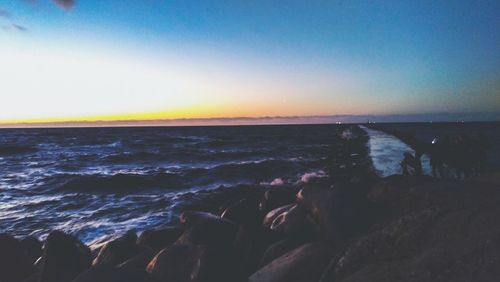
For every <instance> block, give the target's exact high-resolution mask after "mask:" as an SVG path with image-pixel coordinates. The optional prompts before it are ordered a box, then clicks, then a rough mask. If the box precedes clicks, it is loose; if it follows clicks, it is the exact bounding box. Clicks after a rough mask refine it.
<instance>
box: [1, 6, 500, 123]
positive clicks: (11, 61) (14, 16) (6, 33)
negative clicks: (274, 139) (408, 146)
mask: <svg viewBox="0 0 500 282" xmlns="http://www.w3.org/2000/svg"><path fill="white" fill-rule="evenodd" d="M56 2H58V3H56ZM376 2H377V1H153V0H145V1H131V0H124V1H106V0H100V1H91V0H88V1H75V2H74V4H73V5H72V4H71V1H64V0H60V1H48V0H47V1H42V0H39V1H22V0H8V1H7V0H0V11H3V12H2V13H0V25H1V26H3V28H2V30H0V63H1V62H3V65H4V66H8V67H7V68H5V67H3V68H4V73H2V74H1V75H2V76H3V77H4V79H5V80H6V81H10V84H9V83H8V84H7V86H5V85H4V86H3V87H2V86H1V85H0V91H1V93H2V96H4V95H5V97H6V98H4V103H3V106H2V107H4V109H2V111H1V112H2V114H0V120H3V121H20V120H56V119H57V120H74V119H86V120H89V119H92V118H93V117H98V118H99V119H103V118H106V119H116V118H117V119H126V118H129V117H130V118H162V117H165V118H177V117H181V118H189V117H193V118H200V117H201V118H202V117H230V116H265V115H269V116H273V115H331V114H415V113H449V112H455V113H456V112H495V111H498V109H500V31H499V30H500V28H499V27H500V16H498V15H500V2H499V1H378V3H376ZM19 27H23V28H24V29H25V30H21V28H19ZM16 62H22V63H16ZM37 68H40V69H41V70H42V71H40V72H38V71H37ZM26 69H29V70H30V71H28V72H26ZM100 71H101V72H102V73H100ZM0 72H1V71H0ZM115 73H116V75H113V74H115ZM40 74H42V75H40ZM71 74H74V75H71ZM53 77H59V80H58V79H52V78H53ZM138 78H141V79H138ZM61 84H67V85H65V86H64V85H63V86H61ZM88 84H92V85H93V86H92V87H87V85H88ZM19 85H21V86H22V87H19ZM26 85H38V86H39V87H31V88H30V87H28V86H26ZM153 86H154V87H153ZM1 88H4V89H1ZM130 89H131V90H130ZM145 90H146V91H145ZM145 92H147V93H145ZM124 93H125V94H124ZM35 96H37V97H38V98H37V97H35ZM40 96H41V97H43V99H41V98H39V97H40ZM8 97H11V98H8ZM2 98H3V97H2ZM30 99H34V100H36V101H37V103H36V105H35V106H31V107H30V106H27V105H26V103H23V101H29V100H30ZM96 101H100V103H99V104H100V105H98V106H96V104H97V103H96ZM55 105H59V106H55Z"/></svg>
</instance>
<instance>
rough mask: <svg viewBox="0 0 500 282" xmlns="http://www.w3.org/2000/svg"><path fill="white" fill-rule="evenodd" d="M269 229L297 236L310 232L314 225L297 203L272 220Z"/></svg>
mask: <svg viewBox="0 0 500 282" xmlns="http://www.w3.org/2000/svg"><path fill="white" fill-rule="evenodd" d="M271 230H273V231H277V232H281V233H284V234H293V236H296V237H297V236H302V235H303V234H311V233H312V232H313V230H314V226H313V225H312V224H311V222H310V221H309V220H308V219H307V213H306V211H305V210H304V209H303V208H302V207H300V206H298V205H293V206H292V207H290V208H289V209H288V210H287V211H285V212H283V213H281V214H280V215H279V216H277V217H276V218H275V219H274V220H273V223H272V224H271Z"/></svg>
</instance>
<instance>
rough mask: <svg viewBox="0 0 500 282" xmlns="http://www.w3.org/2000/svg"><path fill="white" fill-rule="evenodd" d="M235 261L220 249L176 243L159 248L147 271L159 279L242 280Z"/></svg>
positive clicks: (182, 280)
mask: <svg viewBox="0 0 500 282" xmlns="http://www.w3.org/2000/svg"><path fill="white" fill-rule="evenodd" d="M234 262H235V259H234V256H229V254H228V253H227V252H224V251H221V250H211V249H210V248H209V247H207V246H200V245H197V246H195V245H181V244H175V245H172V246H170V247H167V248H165V249H163V250H162V251H160V252H159V253H158V254H157V255H156V256H155V257H154V258H153V259H152V260H151V262H150V263H149V265H148V267H147V269H146V270H147V272H148V273H150V274H151V275H152V276H153V277H154V278H156V279H157V280H158V281H176V282H184V281H197V282H205V281H206V282H210V281H220V282H224V281H227V282H230V281H241V279H240V278H238V277H237V275H238V272H240V273H241V268H238V267H235V266H234Z"/></svg>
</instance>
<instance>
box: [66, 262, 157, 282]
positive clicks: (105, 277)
mask: <svg viewBox="0 0 500 282" xmlns="http://www.w3.org/2000/svg"><path fill="white" fill-rule="evenodd" d="M153 281H154V280H153V278H152V277H150V276H149V275H147V274H146V273H145V272H142V273H141V272H127V271H124V270H123V269H120V268H117V267H114V266H112V265H99V266H93V267H91V268H89V269H88V270H86V271H85V272H83V273H81V274H80V275H78V277H76V278H75V280H73V281H72V282H153Z"/></svg>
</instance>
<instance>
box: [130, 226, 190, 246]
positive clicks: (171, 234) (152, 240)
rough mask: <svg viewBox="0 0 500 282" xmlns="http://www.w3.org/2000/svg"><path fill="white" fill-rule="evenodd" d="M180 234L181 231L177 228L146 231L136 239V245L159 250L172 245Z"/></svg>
mask: <svg viewBox="0 0 500 282" xmlns="http://www.w3.org/2000/svg"><path fill="white" fill-rule="evenodd" d="M182 232H183V230H182V229H181V228H178V227H166V228H162V229H150V230H146V231H144V232H142V233H141V235H140V236H139V238H138V239H137V244H139V245H143V246H148V247H150V248H153V249H155V250H161V249H163V248H165V247H167V246H168V245H171V244H173V243H174V242H175V241H176V240H177V239H178V238H179V237H180V236H181V234H182Z"/></svg>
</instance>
